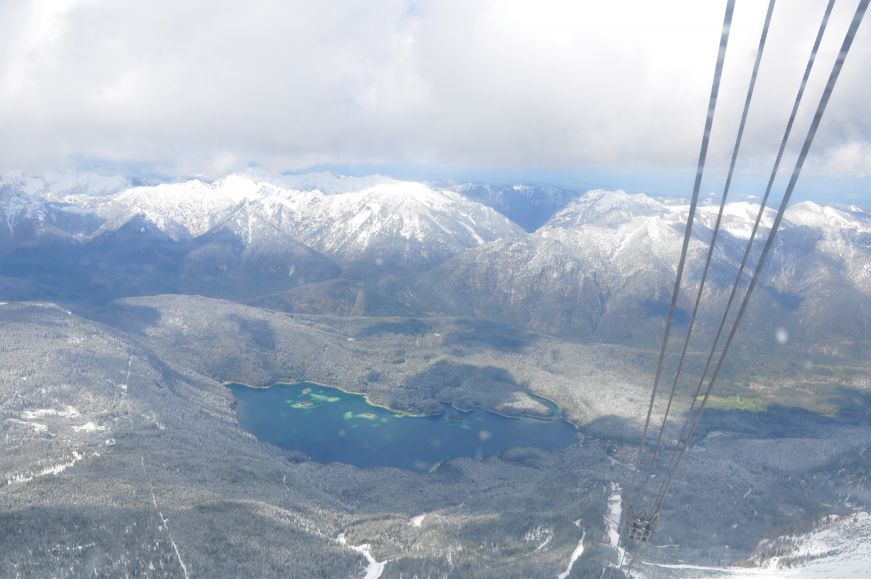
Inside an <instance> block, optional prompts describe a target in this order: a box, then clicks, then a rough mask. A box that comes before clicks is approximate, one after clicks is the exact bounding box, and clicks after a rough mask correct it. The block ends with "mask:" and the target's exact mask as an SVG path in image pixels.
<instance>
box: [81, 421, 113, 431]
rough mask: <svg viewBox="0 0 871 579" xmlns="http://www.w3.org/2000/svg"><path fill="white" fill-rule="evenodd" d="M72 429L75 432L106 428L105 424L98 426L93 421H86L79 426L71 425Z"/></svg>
mask: <svg viewBox="0 0 871 579" xmlns="http://www.w3.org/2000/svg"><path fill="white" fill-rule="evenodd" d="M73 430H75V431H76V432H99V431H101V430H106V427H105V426H98V425H96V424H94V423H93V422H86V423H84V424H82V425H81V426H73Z"/></svg>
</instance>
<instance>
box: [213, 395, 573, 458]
mask: <svg viewBox="0 0 871 579" xmlns="http://www.w3.org/2000/svg"><path fill="white" fill-rule="evenodd" d="M229 388H230V390H231V391H232V392H233V395H234V396H235V397H236V413H237V416H238V418H239V424H240V425H241V426H242V428H244V429H245V430H247V431H248V432H250V433H251V434H253V435H254V436H256V437H257V438H258V439H260V440H262V441H265V442H269V443H271V444H274V445H276V446H279V447H281V448H286V449H288V450H296V451H300V452H302V453H304V454H306V455H307V456H309V457H310V458H311V459H312V460H314V461H317V462H325V463H326V462H343V463H347V464H353V465H356V466H359V467H376V466H392V467H397V468H402V469H408V470H416V471H423V472H425V471H428V470H430V469H431V468H432V467H434V466H435V465H437V464H438V463H439V462H442V461H444V460H447V459H451V458H459V457H468V458H477V459H480V458H485V457H488V456H493V455H496V454H498V453H499V452H501V451H503V450H505V449H507V448H512V447H519V446H524V447H533V448H541V449H555V448H562V447H564V446H568V445H569V444H571V443H572V442H574V441H575V440H576V439H577V438H576V437H577V430H576V429H575V428H574V427H573V426H572V425H571V424H569V423H568V422H566V421H564V420H561V419H559V418H554V419H551V420H540V419H535V418H508V417H505V416H500V415H498V414H494V413H492V412H487V411H483V410H474V411H472V412H458V411H456V410H453V409H451V408H449V407H447V406H446V411H445V412H444V413H443V414H442V415H440V416H409V415H405V414H400V413H396V412H393V411H391V410H389V409H387V408H382V407H380V406H373V405H371V404H369V403H368V402H367V401H366V398H365V397H364V396H363V395H362V394H352V393H348V392H344V391H342V390H338V389H336V388H329V387H326V386H318V385H315V384H309V383H299V384H274V385H272V386H270V387H268V388H250V387H248V386H243V385H241V384H230V385H229ZM545 403H546V404H548V405H549V406H550V407H551V410H552V411H553V412H554V413H555V414H556V415H557V416H558V415H559V408H558V407H557V406H556V405H555V404H553V403H551V402H548V401H545Z"/></svg>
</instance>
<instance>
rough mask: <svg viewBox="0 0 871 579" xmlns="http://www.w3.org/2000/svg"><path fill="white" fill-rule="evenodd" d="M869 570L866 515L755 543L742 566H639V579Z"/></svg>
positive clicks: (803, 578)
mask: <svg viewBox="0 0 871 579" xmlns="http://www.w3.org/2000/svg"><path fill="white" fill-rule="evenodd" d="M869 570H871V513H868V512H865V511H861V512H857V513H853V514H850V515H843V516H838V515H831V516H829V517H826V518H825V519H823V520H822V521H821V522H820V523H819V524H817V525H816V527H815V528H814V529H813V530H811V531H809V532H807V533H804V534H799V535H789V536H783V537H778V538H776V539H773V540H765V541H762V543H760V545H759V546H758V547H757V549H756V551H755V552H754V554H753V556H752V557H751V558H750V559H749V560H748V561H747V562H746V564H744V565H740V566H733V567H704V566H696V565H684V564H674V565H663V564H651V563H647V562H644V563H642V564H641V565H639V566H638V567H637V575H638V576H639V577H651V578H653V577H672V578H674V579H677V578H683V577H699V578H704V579H726V578H733V579H738V578H754V577H759V578H775V577H784V578H786V577H789V578H791V579H829V578H831V579H834V578H839V579H840V578H845V579H846V578H856V579H858V578H860V577H868V576H869V572H871V571H869Z"/></svg>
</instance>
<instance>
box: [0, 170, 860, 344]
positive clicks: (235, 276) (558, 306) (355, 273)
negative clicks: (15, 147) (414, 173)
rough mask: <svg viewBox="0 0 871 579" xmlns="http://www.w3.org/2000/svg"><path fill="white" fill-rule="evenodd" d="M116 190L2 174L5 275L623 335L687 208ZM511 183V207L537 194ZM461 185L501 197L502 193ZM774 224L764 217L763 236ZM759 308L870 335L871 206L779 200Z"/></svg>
mask: <svg viewBox="0 0 871 579" xmlns="http://www.w3.org/2000/svg"><path fill="white" fill-rule="evenodd" d="M129 184H130V182H129V181H124V180H123V179H120V178H114V177H112V178H110V177H102V176H89V175H79V176H70V175H67V176H65V177H64V178H62V179H61V178H36V177H29V176H22V175H13V176H11V177H9V176H7V177H4V178H3V180H2V181H0V265H2V266H3V275H5V276H7V277H8V278H9V280H10V281H9V283H10V284H12V285H14V286H15V287H30V286H28V285H27V284H26V283H24V284H23V285H22V283H23V282H27V283H32V282H37V283H39V284H42V285H43V286H48V287H57V288H70V287H72V288H79V291H81V292H82V293H83V294H84V295H90V294H91V293H94V292H95V291H96V290H95V289H94V288H97V289H98V290H99V291H96V293H97V294H99V295H104V294H103V293H102V292H105V295H106V296H107V297H118V296H121V295H129V293H130V292H134V293H139V294H141V293H155V292H181V293H205V294H207V295H221V296H225V297H234V296H236V297H238V296H249V297H250V296H263V295H272V294H274V293H276V292H279V293H280V292H283V291H287V290H289V289H291V288H295V287H299V286H301V285H305V284H309V283H316V282H317V283H320V282H326V281H328V280H337V279H339V278H344V279H346V280H350V281H351V282H352V284H351V285H347V284H344V285H343V284H339V285H337V286H335V287H342V288H349V287H354V288H357V289H356V290H355V291H358V292H363V293H366V294H367V295H377V296H380V297H379V299H382V300H384V302H385V303H390V304H393V305H392V306H391V308H392V310H391V311H400V310H402V309H403V308H408V311H418V312H432V311H439V312H443V313H447V314H456V315H471V316H477V317H481V318H484V319H489V320H498V321H502V322H510V323H513V324H516V325H519V326H522V327H528V328H532V329H535V330H538V331H542V332H547V333H556V334H563V335H572V336H578V337H585V338H594V339H605V340H615V341H623V340H633V339H636V338H639V337H641V338H643V336H652V335H655V334H656V333H657V332H659V331H660V328H661V322H662V317H663V315H664V314H665V312H666V311H667V307H668V301H669V298H670V295H671V288H672V285H673V283H674V276H675V267H676V264H677V261H678V256H679V253H680V247H681V243H682V239H683V233H684V229H685V224H686V219H687V212H688V206H687V205H686V203H685V202H684V203H681V202H674V201H662V200H658V199H654V198H651V197H648V196H645V195H640V194H638V195H629V194H627V193H624V192H622V191H604V190H596V191H590V192H588V193H587V194H585V195H583V196H581V197H579V198H576V199H574V200H572V201H570V202H568V201H566V200H565V199H564V198H563V196H562V195H563V193H562V192H557V193H559V194H556V193H554V195H555V196H556V197H553V196H551V197H548V199H550V200H551V201H554V199H556V200H557V201H559V202H560V203H563V202H565V203H567V204H566V205H565V206H564V207H563V208H562V209H560V210H559V211H556V213H554V214H553V215H552V216H551V217H550V219H549V220H548V221H547V222H546V223H545V224H544V225H542V226H541V227H539V228H538V229H537V230H536V231H535V232H534V233H528V232H525V231H523V230H522V229H521V228H520V227H519V226H518V225H516V224H515V223H513V222H512V221H510V220H509V219H508V218H506V217H505V216H504V215H502V214H500V213H498V212H497V211H496V210H494V209H493V208H492V207H488V206H486V205H484V204H482V203H478V202H476V201H473V200H470V199H469V198H467V197H465V196H464V195H462V194H460V193H458V192H457V191H454V190H450V189H447V188H444V189H442V188H434V187H433V186H430V185H427V184H424V183H417V182H410V181H399V180H395V179H391V178H388V177H382V176H372V177H342V176H338V175H334V174H331V173H318V174H311V175H291V176H286V175H274V174H269V173H265V172H262V171H257V170H254V171H247V172H243V173H237V174H233V175H229V176H227V177H224V178H222V179H218V180H216V181H214V182H206V181H202V180H198V179H193V180H187V181H182V182H175V183H164V184H159V185H152V186H135V187H131V186H128V185H129ZM511 190H512V191H513V192H514V193H515V194H516V195H518V196H520V197H521V198H522V200H523V203H521V206H525V205H524V203H526V202H527V201H529V200H530V199H532V197H530V196H534V193H535V191H534V190H533V189H525V188H522V187H521V188H519V189H517V190H515V189H513V188H512V189H511ZM469 191H470V193H472V192H474V193H475V194H476V195H479V196H480V195H484V194H485V193H487V194H491V196H492V199H490V201H493V200H494V199H495V200H500V202H507V201H506V200H508V199H509V197H506V195H505V191H503V189H502V188H490V189H488V188H486V187H483V186H476V188H470V189H469ZM488 192H489V193H488ZM554 202H556V201H554ZM717 209H718V207H717V206H716V205H702V206H700V207H699V211H698V214H697V219H696V224H695V227H694V229H693V238H692V241H691V243H690V247H689V261H688V266H687V273H686V277H685V285H684V291H683V292H682V294H681V297H680V301H679V306H680V308H681V309H680V311H679V312H678V316H677V321H678V323H681V322H683V321H685V320H686V318H687V315H688V312H689V311H690V310H691V308H692V300H693V297H694V291H695V290H696V287H697V283H698V280H699V277H700V274H701V269H702V264H703V261H704V257H705V252H706V248H707V243H708V241H709V239H710V237H711V232H712V228H713V226H714V222H715V219H716V215H717ZM757 211H758V206H757V205H754V204H752V203H747V202H735V203H730V204H728V205H727V206H726V208H725V211H724V218H723V223H722V234H721V236H720V239H719V242H718V245H717V249H716V251H715V254H714V258H713V261H712V266H711V271H710V274H709V282H708V285H707V290H706V299H705V301H704V304H705V305H704V307H703V309H702V311H701V318H700V326H699V327H700V328H701V331H705V330H710V327H711V325H712V324H715V323H716V320H717V319H718V318H717V316H718V315H719V313H718V309H717V308H718V306H719V305H721V304H722V303H723V301H724V300H725V299H726V295H727V292H728V290H729V288H730V287H731V284H732V281H733V280H734V278H735V275H736V272H737V266H738V264H739V263H740V260H741V256H742V254H743V251H744V247H745V244H746V240H747V238H748V236H749V233H750V231H751V229H752V225H753V221H754V219H755V217H756V213H757ZM772 221H773V211H772V210H768V211H767V212H766V213H765V215H764V218H763V220H762V229H763V234H764V233H766V232H767V230H768V228H769V227H770V225H771V223H772ZM760 246H761V243H760V242H757V244H756V245H755V249H756V252H757V253H758V251H759V248H760ZM754 261H755V256H754V259H752V260H751V264H752V263H754ZM16 279H17V280H20V281H21V282H22V283H18V282H15V280H16ZM10 287H11V286H10ZM331 287H332V286H331ZM58 291H61V290H60V289H59V290H58ZM367 292H368V293H367ZM16 295H18V294H16ZM313 295H314V294H313V293H312V292H304V291H298V292H294V293H293V294H290V295H288V296H284V297H280V298H276V299H275V300H274V303H280V304H283V305H282V306H281V307H284V308H287V309H291V310H294V309H295V308H296V306H295V305H294V302H295V301H298V300H300V299H303V297H300V296H305V298H304V299H305V308H304V309H305V310H307V311H314V310H317V311H324V312H329V311H330V310H329V307H330V306H329V303H331V302H330V300H327V301H325V302H323V303H321V304H318V303H313V302H312V296H313ZM361 295H362V294H361ZM333 301H335V300H333ZM344 301H347V300H344ZM270 303H273V302H270ZM319 308H320V309H319ZM772 318H776V319H777V321H778V324H779V325H780V326H782V327H784V328H785V329H787V331H788V332H789V333H790V334H792V335H794V336H800V335H802V334H803V333H804V334H812V333H813V332H818V331H823V330H825V331H826V332H828V333H831V334H834V335H838V336H841V337H843V338H844V340H853V339H854V338H856V337H857V336H866V335H868V333H869V332H871V215H869V214H867V213H865V212H863V211H862V210H861V209H859V208H856V207H851V208H836V207H825V206H820V205H817V204H814V203H810V202H803V203H798V204H796V205H794V206H793V207H791V208H790V209H789V210H788V212H787V215H786V219H785V221H784V223H783V226H782V231H781V232H780V234H779V236H778V241H777V243H776V245H775V248H774V251H773V252H772V255H771V257H770V263H769V265H768V267H767V269H766V275H765V277H764V279H763V280H762V282H761V284H760V286H759V288H758V290H757V295H756V297H755V298H754V301H753V303H752V304H751V311H750V313H749V315H748V317H747V325H748V326H749V327H752V326H753V324H754V323H756V321H755V320H764V321H765V322H766V324H762V322H761V321H760V322H759V323H760V324H761V325H764V326H766V327H767V325H770V324H768V323H767V322H768V321H769V320H771V319H772ZM802 330H804V332H803V331H802ZM854 341H855V340H854Z"/></svg>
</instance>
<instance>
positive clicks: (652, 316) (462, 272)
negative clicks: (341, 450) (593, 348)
mask: <svg viewBox="0 0 871 579" xmlns="http://www.w3.org/2000/svg"><path fill="white" fill-rule="evenodd" d="M688 209H689V207H688V205H686V204H680V203H667V202H663V201H659V200H656V199H652V198H650V197H647V196H645V195H629V194H626V193H624V192H622V191H601V190H597V191H591V192H589V193H587V194H586V195H584V196H583V197H581V198H579V199H577V200H575V201H573V202H572V203H570V204H569V205H568V206H566V207H565V208H564V209H562V210H561V211H559V212H557V213H556V214H555V215H554V216H553V217H552V218H551V219H550V220H549V221H548V222H547V223H546V224H545V225H544V226H543V227H541V228H540V229H539V230H538V231H536V233H535V234H533V235H531V236H528V237H527V238H524V239H522V240H521V239H508V240H501V241H499V242H496V243H492V244H486V245H483V246H480V247H476V248H473V249H470V250H468V251H466V252H465V253H463V254H461V255H459V256H457V257H456V258H453V259H452V260H450V261H448V262H446V263H445V264H443V265H442V266H440V267H439V268H438V270H436V271H435V272H433V273H432V274H431V275H429V276H426V277H425V279H424V280H423V282H422V283H421V284H420V285H421V290H422V291H430V292H431V293H432V294H433V295H434V296H437V297H438V298H439V299H440V300H441V302H442V303H443V304H452V303H454V304H456V303H462V304H464V307H465V308H466V309H470V308H471V309H473V310H475V311H479V312H488V314H489V317H494V318H497V317H498V318H504V317H508V318H509V319H512V320H515V321H519V320H526V325H528V326H529V327H532V328H535V329H539V330H544V331H547V328H550V330H551V331H554V330H557V331H570V332H571V333H575V334H579V335H589V334H590V333H596V334H598V335H599V336H600V337H606V338H608V339H612V338H615V339H616V338H620V337H621V336H624V335H625V334H626V333H627V331H628V330H627V328H629V327H632V326H634V331H635V332H640V333H644V332H645V331H646V330H645V329H644V328H645V323H646V320H651V321H653V322H656V323H657V324H658V323H659V321H660V319H661V316H662V315H663V314H664V313H665V311H667V307H668V300H669V298H670V295H671V288H672V285H673V283H674V277H675V268H676V266H677V263H678V259H679V255H680V248H681V244H682V241H683V235H684V231H685V227H686V220H687V214H688ZM758 210H759V206H758V205H755V204H751V203H746V202H736V203H730V204H727V206H726V208H725V211H724V216H723V222H722V229H721V234H720V237H719V241H718V244H717V247H716V250H715V252H714V257H713V261H712V265H711V270H710V272H709V278H708V279H709V281H708V284H707V290H706V291H707V295H706V299H705V301H704V304H705V307H704V308H703V311H702V312H701V315H702V319H703V320H705V319H707V320H708V321H712V322H713V321H714V319H713V316H715V315H719V312H720V311H721V310H719V305H720V304H722V303H723V302H724V301H725V298H726V296H727V292H728V290H729V288H731V284H732V283H733V281H734V279H735V275H736V273H737V267H738V264H739V263H740V260H741V256H742V255H743V252H744V249H745V247H746V243H747V239H748V238H749V235H750V232H751V230H752V227H753V223H754V221H755V219H756V215H757V213H758ZM717 211H718V206H717V205H705V206H701V207H700V208H699V213H698V215H697V219H696V221H695V226H694V228H693V237H692V239H691V241H690V246H689V253H688V265H687V270H686V274H685V277H684V285H683V291H682V294H681V297H680V301H679V306H680V307H681V308H682V312H681V313H680V316H683V315H685V314H686V313H687V312H688V311H689V310H690V309H691V308H692V300H693V298H694V290H695V289H696V288H697V284H698V280H699V277H700V275H701V270H702V266H703V264H704V258H705V255H706V251H707V245H708V242H709V240H710V238H711V233H712V229H713V226H714V224H715V221H716V216H717ZM773 218H774V211H773V210H771V209H768V210H766V212H765V214H764V215H763V219H762V222H761V231H760V234H759V235H758V237H757V240H758V241H757V242H756V243H755V244H754V249H755V252H754V254H753V255H752V257H751V261H750V267H751V268H752V267H753V266H754V265H755V259H756V257H757V256H758V252H759V250H760V249H761V246H762V244H763V241H764V239H765V236H767V233H768V231H769V228H770V226H771V224H772V223H773ZM869 223H871V221H869V219H868V216H867V215H866V214H864V213H862V212H861V211H859V210H855V209H854V210H841V209H836V208H832V207H820V206H818V205H815V204H812V203H800V204H797V205H795V206H794V207H792V208H791V209H790V210H789V211H788V213H787V215H786V219H785V220H784V222H783V225H782V231H781V232H780V234H779V236H778V240H777V242H776V244H775V246H774V251H773V252H772V254H771V257H770V260H769V266H768V267H767V269H766V275H765V277H764V278H763V280H762V282H761V283H760V286H759V288H758V290H757V294H756V296H755V297H754V301H753V303H751V308H753V307H758V308H763V307H767V308H769V314H768V315H769V316H770V315H777V316H780V317H783V318H784V322H783V323H784V325H785V326H787V325H789V324H796V325H795V326H794V327H793V328H789V329H791V330H792V329H799V326H800V325H802V324H804V328H805V329H807V330H810V329H819V328H821V327H823V326H825V325H827V324H828V325H830V326H831V327H832V328H833V329H836V330H837V331H838V332H842V333H843V334H844V335H854V334H857V333H862V332H864V331H865V330H866V329H867V328H866V326H867V322H868V318H869V316H868V315H866V314H863V312H866V311H867V310H868V304H869V302H868V299H869V297H871V234H869V233H868V231H869ZM568 264H571V265H568ZM594 288H595V291H594ZM581 296H583V298H581ZM569 298H571V299H569ZM476 304H477V305H476ZM709 306H716V307H709ZM448 309H450V308H448ZM497 309H499V311H497ZM715 310H716V311H715ZM756 318H758V316H754V315H753V312H752V311H751V314H750V315H748V317H747V320H749V321H748V322H747V323H748V324H752V323H753V320H754V319H756ZM573 325H574V331H572V326H573ZM657 327H658V326H657ZM792 333H793V334H795V335H799V334H800V332H792Z"/></svg>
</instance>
